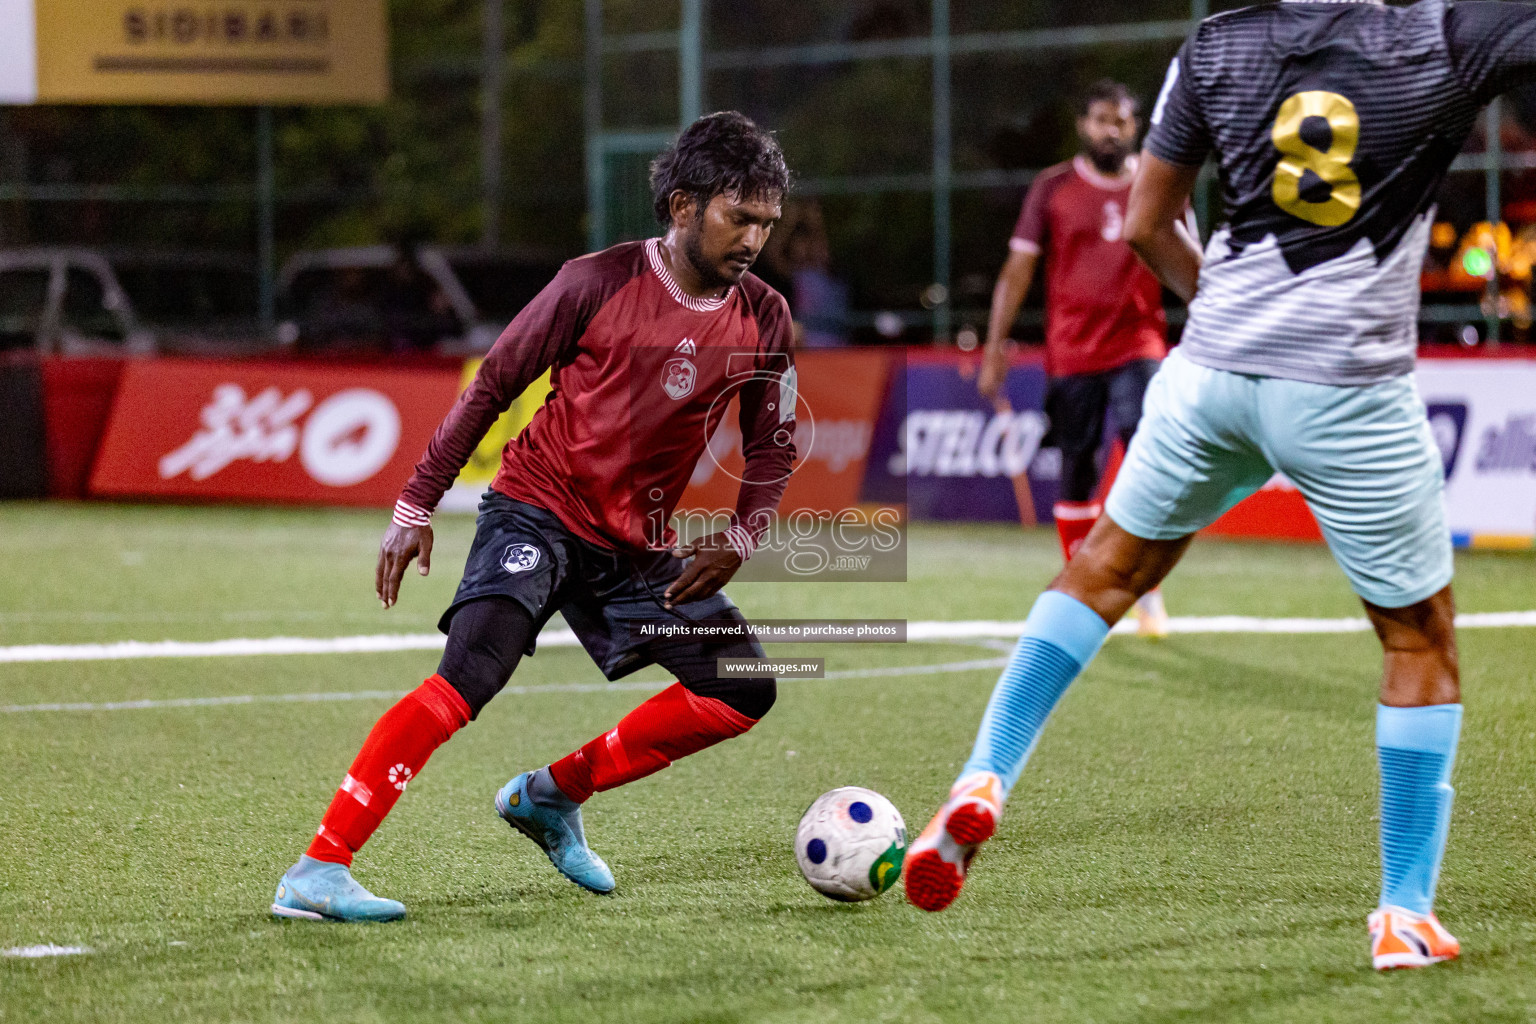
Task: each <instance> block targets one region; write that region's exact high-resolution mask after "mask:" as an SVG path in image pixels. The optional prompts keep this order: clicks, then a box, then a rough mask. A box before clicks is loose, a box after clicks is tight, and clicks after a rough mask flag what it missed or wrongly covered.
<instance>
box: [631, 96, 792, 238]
mask: <svg viewBox="0 0 1536 1024" xmlns="http://www.w3.org/2000/svg"><path fill="white" fill-rule="evenodd" d="M789 184H790V175H789V167H788V166H787V165H786V164H785V163H784V151H783V150H782V149H780V148H779V142H778V140H777V139H775V138H774V137H773V133H772V132H768V131H764V130H763V129H762V128H759V127H758V126H757V125H756V124H754V123H753V122H752V119H751V118H749V117H747V116H746V115H745V114H739V113H737V112H736V111H734V110H726V111H722V112H720V113H718V114H706V115H704V116H703V117H701V118H699V119H698V120H697V121H695V122H693V124H691V125H689V126H688V127H687V128H686V129H685V130H684V131H683V133H682V134H681V135H679V136H678V137H677V141H676V142H674V143H672V145H671V146H670V147H668V148H667V151H666V152H664V153H662V154H661V155H660V156H658V157H657V158H656V159H655V160H652V161H651V197H652V199H653V200H654V203H655V210H656V219H657V220H659V221H660V222H661V223H662V224H663V225H669V224H671V223H672V193H673V192H676V191H678V190H679V189H681V190H682V191H683V192H686V193H687V194H688V195H689V196H690V197H692V199H693V201H694V202H695V203H697V204H698V208H699V209H700V210H702V209H704V208H705V207H706V206H708V205H709V204H710V201H711V200H713V199H714V198H715V196H718V195H732V196H739V197H741V198H742V199H779V198H782V197H783V196H784V194H785V193H787V192H788V191H789Z"/></svg>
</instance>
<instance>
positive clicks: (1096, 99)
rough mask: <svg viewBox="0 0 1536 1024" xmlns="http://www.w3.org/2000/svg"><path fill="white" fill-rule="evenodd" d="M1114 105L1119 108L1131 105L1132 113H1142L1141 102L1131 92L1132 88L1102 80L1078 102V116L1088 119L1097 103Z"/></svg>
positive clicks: (1108, 79)
mask: <svg viewBox="0 0 1536 1024" xmlns="http://www.w3.org/2000/svg"><path fill="white" fill-rule="evenodd" d="M1101 102H1102V103H1113V104H1114V105H1115V106H1117V107H1118V106H1119V105H1120V104H1122V103H1129V104H1130V105H1131V113H1132V114H1133V115H1134V114H1139V113H1141V100H1139V99H1137V97H1136V94H1135V93H1134V92H1131V87H1130V86H1128V85H1124V84H1122V83H1120V82H1117V81H1115V80H1114V79H1113V78H1101V79H1099V80H1098V81H1097V82H1094V83H1093V84H1092V85H1090V86H1089V87H1088V91H1087V92H1085V93H1083V95H1082V98H1081V99H1079V100H1078V102H1077V116H1078V117H1087V116H1088V111H1089V109H1090V108H1091V107H1092V106H1093V105H1094V104H1095V103H1101Z"/></svg>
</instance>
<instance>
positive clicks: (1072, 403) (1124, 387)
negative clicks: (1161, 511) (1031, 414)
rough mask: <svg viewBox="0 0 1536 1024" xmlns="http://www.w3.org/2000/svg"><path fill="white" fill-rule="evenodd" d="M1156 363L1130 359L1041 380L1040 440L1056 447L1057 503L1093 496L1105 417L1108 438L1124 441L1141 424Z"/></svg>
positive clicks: (1085, 499) (1126, 441)
mask: <svg viewBox="0 0 1536 1024" xmlns="http://www.w3.org/2000/svg"><path fill="white" fill-rule="evenodd" d="M1161 365H1162V363H1161V361H1160V360H1157V359H1133V360H1132V361H1131V362H1129V363H1126V364H1125V365H1124V366H1117V367H1115V368H1114V369H1113V370H1105V371H1104V372H1103V373H1074V374H1069V375H1067V376H1064V377H1052V378H1051V379H1050V380H1049V381H1048V382H1047V383H1046V388H1045V415H1046V416H1047V417H1048V418H1049V419H1050V421H1051V429H1050V432H1049V433H1048V434H1047V435H1046V437H1045V439H1044V440H1043V441H1042V442H1041V443H1042V444H1043V445H1045V446H1048V447H1053V448H1059V449H1061V498H1062V500H1063V501H1088V500H1089V499H1091V498H1092V497H1093V492H1094V489H1095V488H1096V487H1098V485H1099V474H1100V472H1101V471H1102V469H1101V467H1100V465H1099V463H1098V454H1099V448H1100V446H1101V445H1102V444H1103V443H1104V421H1105V418H1106V415H1107V418H1108V419H1109V420H1110V421H1111V422H1112V424H1113V426H1112V429H1113V431H1114V436H1117V437H1119V438H1120V440H1121V441H1122V442H1123V443H1125V444H1126V445H1130V443H1131V436H1132V435H1133V434H1135V433H1136V427H1137V425H1138V424H1139V423H1140V422H1141V406H1142V402H1143V401H1144V400H1145V399H1146V396H1147V385H1148V384H1149V383H1151V381H1152V376H1153V374H1155V373H1157V368H1158V367H1159V366H1161Z"/></svg>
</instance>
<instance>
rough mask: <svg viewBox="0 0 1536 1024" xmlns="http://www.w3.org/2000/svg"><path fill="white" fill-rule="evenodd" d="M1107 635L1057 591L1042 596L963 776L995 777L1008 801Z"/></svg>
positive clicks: (1084, 609) (1087, 611)
mask: <svg viewBox="0 0 1536 1024" xmlns="http://www.w3.org/2000/svg"><path fill="white" fill-rule="evenodd" d="M1107 636H1109V626H1108V625H1107V624H1105V622H1104V620H1103V619H1102V618H1100V617H1099V613H1098V612H1096V611H1094V610H1093V609H1092V608H1089V607H1088V606H1087V605H1085V604H1083V603H1082V602H1081V601H1079V600H1077V599H1076V598H1075V597H1068V596H1067V595H1066V594H1063V593H1060V592H1059V591H1055V590H1047V591H1046V592H1045V593H1043V594H1041V595H1040V597H1039V598H1038V599H1037V600H1036V601H1035V606H1034V608H1032V609H1030V612H1029V618H1028V619H1027V620H1026V621H1025V623H1024V635H1023V636H1021V637H1019V645H1018V646H1017V647H1015V648H1014V650H1013V656H1012V657H1011V658H1009V659H1008V667H1007V668H1005V669H1003V674H1002V676H1001V677H1000V678H999V679H998V681H997V687H996V688H995V689H994V690H993V691H992V699H991V700H990V701H988V702H987V713H986V714H985V715H983V716H982V718H981V729H980V730H979V731H978V732H977V733H976V746H975V748H974V749H972V751H971V758H970V760H969V761H967V762H965V768H964V769H963V770H962V771H961V773H960V774H961V776H962V777H964V776H966V775H969V774H971V773H972V772H980V771H987V772H992V773H994V774H996V775H997V777H998V778H1000V779H1001V780H1002V783H1003V797H1004V798H1005V799H1006V798H1007V796H1008V793H1009V791H1011V790H1012V789H1013V784H1014V783H1015V782H1018V781H1019V773H1020V772H1022V771H1023V770H1024V762H1026V761H1028V760H1029V755H1030V753H1031V752H1033V751H1034V749H1035V742H1036V741H1037V740H1038V739H1039V738H1040V730H1041V729H1042V728H1043V727H1044V726H1045V720H1046V717H1047V716H1049V715H1050V713H1051V709H1052V708H1054V707H1055V706H1056V702H1057V701H1058V700H1060V699H1061V695H1062V694H1063V693H1065V692H1066V691H1067V687H1068V686H1069V685H1071V683H1072V680H1074V679H1076V678H1077V677H1078V674H1079V673H1081V672H1082V671H1083V669H1084V668H1085V667H1086V666H1087V665H1088V663H1089V662H1090V661H1092V660H1093V656H1094V655H1095V654H1097V653H1098V652H1099V648H1100V647H1101V646H1103V644H1104V638H1105V637H1107Z"/></svg>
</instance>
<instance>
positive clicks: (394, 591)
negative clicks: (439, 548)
mask: <svg viewBox="0 0 1536 1024" xmlns="http://www.w3.org/2000/svg"><path fill="white" fill-rule="evenodd" d="M413 560H414V561H417V562H418V563H419V564H418V567H417V571H418V572H420V573H421V574H422V575H423V576H425V575H427V574H428V573H429V572H431V571H432V527H431V526H430V525H427V526H401V525H400V524H399V523H390V524H389V529H387V530H385V531H384V540H383V541H382V542H381V543H380V544H379V564H378V566H377V567H376V568H375V569H374V571H373V589H374V591H375V592H376V593H377V594H378V595H379V603H380V604H382V605H383V606H384V607H385V608H392V607H394V604H395V602H396V601H397V600H399V598H400V581H401V580H402V579H404V578H405V570H406V569H407V568H409V566H410V564H411V562H412V561H413Z"/></svg>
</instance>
